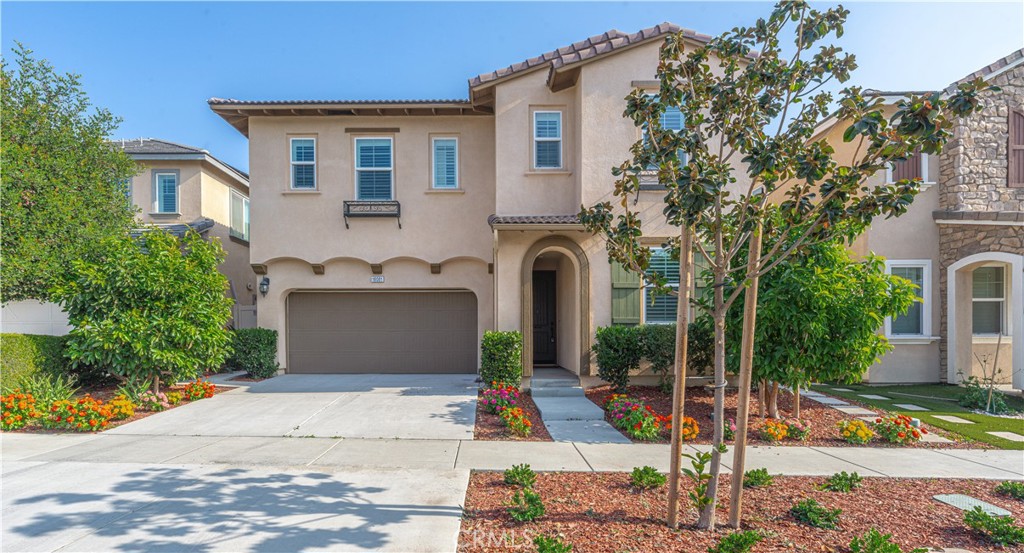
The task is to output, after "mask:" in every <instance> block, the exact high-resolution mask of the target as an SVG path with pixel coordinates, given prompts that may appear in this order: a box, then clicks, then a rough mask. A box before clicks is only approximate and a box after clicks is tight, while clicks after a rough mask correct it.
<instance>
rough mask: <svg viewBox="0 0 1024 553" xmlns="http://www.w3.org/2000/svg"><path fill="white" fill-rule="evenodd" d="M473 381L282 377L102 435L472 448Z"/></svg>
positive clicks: (446, 376)
mask: <svg viewBox="0 0 1024 553" xmlns="http://www.w3.org/2000/svg"><path fill="white" fill-rule="evenodd" d="M474 380H475V375H450V374H434V375H401V374H387V375H283V376H278V377H275V378H271V379H269V380H265V381H263V382H258V383H254V384H252V385H249V386H243V387H240V388H239V389H237V390H232V391H230V392H225V393H222V394H218V395H216V396H214V397H213V398H210V399H205V400H202V401H197V402H194V403H191V404H189V405H185V406H182V407H178V408H176V409H172V410H170V411H167V412H166V413H159V414H156V415H152V416H150V417H147V418H145V419H142V420H139V421H136V422H132V423H129V424H126V425H123V426H120V427H118V428H115V429H113V430H109V431H107V432H106V434H133V435H140V434H141V435H163V436H293V437H321V438H332V437H340V438H403V439H424V440H428V439H429V440H471V439H473V425H474V424H475V422H476V393H477V385H476V384H475V383H474Z"/></svg>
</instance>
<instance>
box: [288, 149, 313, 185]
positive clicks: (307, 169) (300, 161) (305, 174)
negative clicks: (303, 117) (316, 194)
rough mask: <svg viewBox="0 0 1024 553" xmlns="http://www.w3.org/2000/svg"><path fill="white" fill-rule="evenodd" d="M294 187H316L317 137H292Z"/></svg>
mask: <svg viewBox="0 0 1024 553" xmlns="http://www.w3.org/2000/svg"><path fill="white" fill-rule="evenodd" d="M291 166H292V189H294V190H315V189H316V139H315V138H293V139H291Z"/></svg>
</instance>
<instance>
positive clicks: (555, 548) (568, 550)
mask: <svg viewBox="0 0 1024 553" xmlns="http://www.w3.org/2000/svg"><path fill="white" fill-rule="evenodd" d="M533 545H534V546H536V547H537V553H572V546H571V545H569V544H567V543H565V542H564V541H562V538H559V537H558V536H545V535H544V534H537V535H536V536H534V537H533Z"/></svg>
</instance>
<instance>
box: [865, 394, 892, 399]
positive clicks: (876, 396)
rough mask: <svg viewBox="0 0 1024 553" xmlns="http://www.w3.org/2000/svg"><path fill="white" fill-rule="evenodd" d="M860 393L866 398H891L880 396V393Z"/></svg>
mask: <svg viewBox="0 0 1024 553" xmlns="http://www.w3.org/2000/svg"><path fill="white" fill-rule="evenodd" d="M858 395H859V396H860V397H862V398H864V399H889V398H887V397H885V396H879V395H875V394H858Z"/></svg>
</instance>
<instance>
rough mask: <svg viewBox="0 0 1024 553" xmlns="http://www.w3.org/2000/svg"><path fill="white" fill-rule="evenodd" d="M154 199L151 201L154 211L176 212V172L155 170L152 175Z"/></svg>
mask: <svg viewBox="0 0 1024 553" xmlns="http://www.w3.org/2000/svg"><path fill="white" fill-rule="evenodd" d="M153 181H154V185H155V186H154V188H155V190H154V193H155V199H154V201H153V207H154V211H155V212H156V213H177V212H178V173H177V172H167V173H163V172H157V173H154V175H153Z"/></svg>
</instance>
